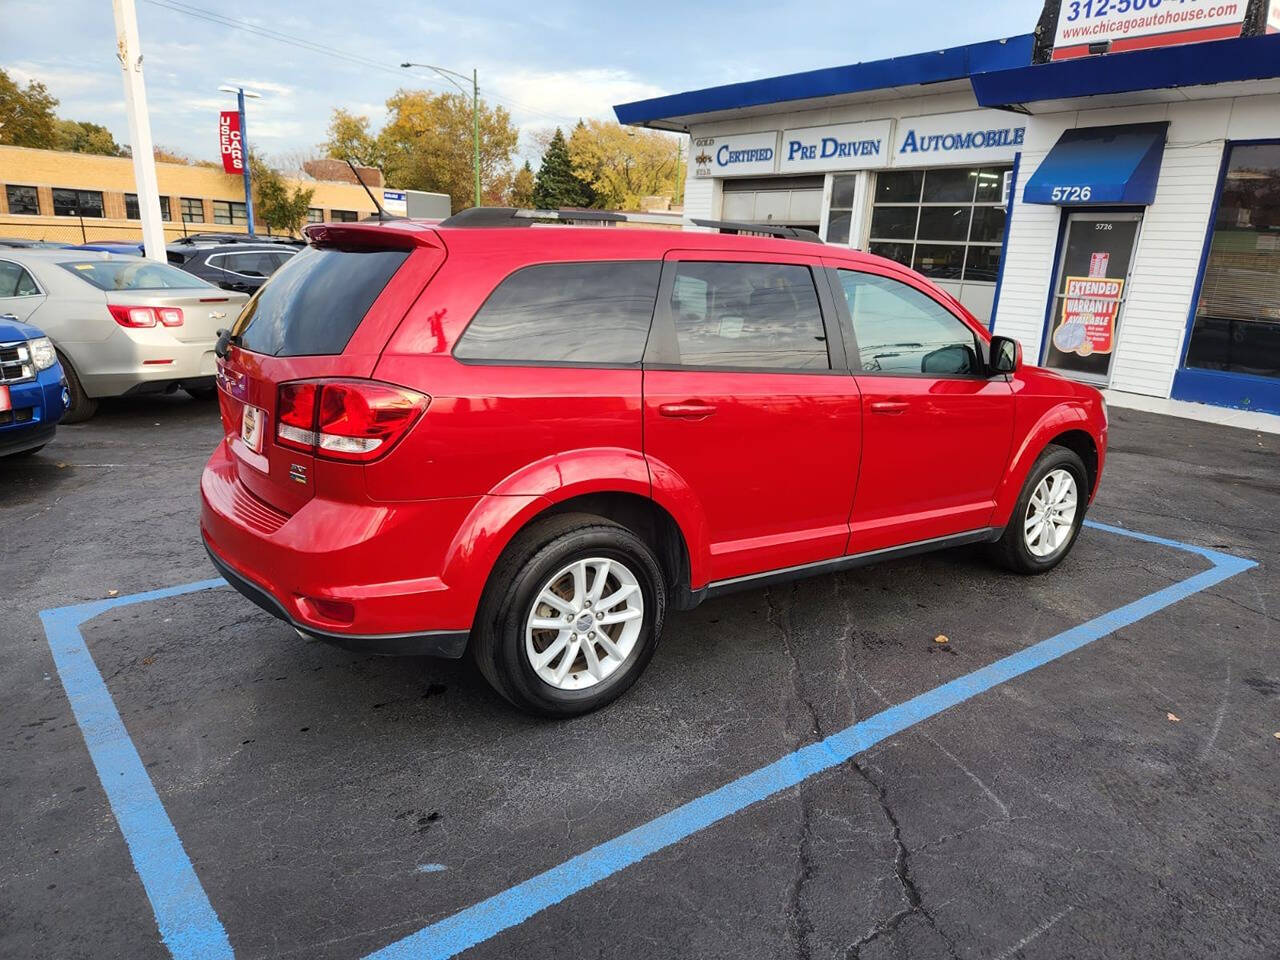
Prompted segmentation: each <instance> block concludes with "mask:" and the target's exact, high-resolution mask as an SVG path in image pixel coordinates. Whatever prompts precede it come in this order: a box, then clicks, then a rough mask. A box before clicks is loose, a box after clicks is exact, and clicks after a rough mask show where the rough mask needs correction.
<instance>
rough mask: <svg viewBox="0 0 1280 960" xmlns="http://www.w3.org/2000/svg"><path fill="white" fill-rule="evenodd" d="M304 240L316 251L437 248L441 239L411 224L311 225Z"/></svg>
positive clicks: (429, 231)
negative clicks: (341, 248)
mask: <svg viewBox="0 0 1280 960" xmlns="http://www.w3.org/2000/svg"><path fill="white" fill-rule="evenodd" d="M302 232H303V233H304V234H305V235H306V237H307V240H308V241H310V242H311V243H312V244H314V245H315V246H317V247H342V246H352V247H365V248H369V249H378V248H386V247H396V248H400V249H404V250H410V249H413V248H414V247H440V246H441V242H440V237H439V236H438V235H437V234H436V232H435V230H434V229H432V227H430V226H428V225H426V224H422V223H414V222H413V221H412V220H389V221H384V222H381V223H379V222H377V221H374V222H372V223H369V222H365V223H346V222H343V223H312V224H308V225H307V226H306V227H304V228H303V230H302Z"/></svg>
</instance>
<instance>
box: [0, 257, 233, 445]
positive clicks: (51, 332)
mask: <svg viewBox="0 0 1280 960" xmlns="http://www.w3.org/2000/svg"><path fill="white" fill-rule="evenodd" d="M0 272H4V273H6V274H8V275H11V276H14V277H15V278H16V279H15V281H14V283H13V284H12V285H11V286H8V285H6V286H7V290H6V291H5V292H7V293H8V294H9V295H8V296H0V313H10V314H13V315H14V316H15V317H17V319H18V320H20V321H23V322H26V323H36V324H38V325H39V326H40V328H41V329H43V330H44V331H45V334H46V335H47V336H48V337H49V339H50V340H52V341H53V344H54V346H55V347H56V348H57V353H58V359H59V361H60V362H61V364H62V368H63V373H64V374H65V375H66V378H67V384H68V387H69V390H70V396H71V404H70V409H69V410H68V411H67V413H66V416H65V417H64V418H63V419H64V422H65V423H76V422H78V421H81V420H87V419H88V418H89V417H91V416H93V414H94V411H95V410H96V409H97V406H98V399H99V398H100V397H118V396H130V395H134V394H139V393H154V392H163V391H171V390H176V389H177V388H178V387H182V389H184V390H185V391H186V392H187V393H189V394H191V395H192V396H193V397H198V398H206V399H212V398H213V397H214V396H215V394H216V387H215V385H214V374H215V372H216V371H215V364H214V353H213V349H214V345H215V343H216V341H217V337H218V330H219V329H220V328H222V327H225V326H227V325H228V324H230V323H231V322H232V321H233V320H234V319H235V317H236V315H237V314H238V313H239V312H240V308H241V307H242V306H243V305H244V303H245V301H246V300H247V299H248V298H247V297H246V296H245V295H244V294H243V293H234V292H230V291H225V290H219V289H217V288H216V287H214V286H212V285H211V284H208V283H205V282H204V281H203V280H200V279H199V278H197V277H193V276H192V275H191V274H189V273H184V272H183V271H181V270H179V269H177V268H176V267H171V266H169V265H168V264H164V263H155V262H154V261H151V260H144V259H142V258H140V257H129V256H119V255H116V254H111V253H97V252H94V251H89V250H75V249H69V250H4V251H0Z"/></svg>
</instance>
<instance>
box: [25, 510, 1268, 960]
mask: <svg viewBox="0 0 1280 960" xmlns="http://www.w3.org/2000/svg"><path fill="white" fill-rule="evenodd" d="M1085 525H1086V526H1088V527H1091V528H1093V529H1096V530H1099V531H1103V532H1106V533H1111V534H1115V535H1118V536H1123V537H1129V538H1132V539H1135V540H1139V541H1142V542H1145V543H1153V544H1158V545H1160V546H1166V547H1172V548H1174V549H1177V550H1182V551H1185V552H1188V553H1194V554H1197V555H1198V556H1201V557H1203V558H1205V559H1206V560H1208V561H1209V562H1210V564H1211V566H1210V567H1209V569H1207V570H1203V571H1201V572H1200V573H1197V574H1194V575H1193V576H1191V577H1188V578H1187V579H1185V580H1181V581H1178V582H1177V583H1173V584H1170V585H1169V586H1167V587H1163V588H1162V589H1160V590H1157V591H1155V592H1154V593H1150V594H1147V595H1146V596H1144V597H1141V598H1139V599H1137V600H1134V601H1132V602H1130V603H1127V604H1125V605H1123V606H1121V607H1118V608H1116V609H1115V610H1112V611H1110V612H1108V613H1104V614H1102V615H1100V616H1097V617H1094V618H1093V619H1092V620H1089V621H1087V622H1085V623H1082V624H1080V625H1078V626H1075V627H1071V628H1070V629H1067V630H1064V631H1062V632H1061V633H1059V634H1057V635H1055V636H1052V637H1050V638H1048V639H1047V640H1042V641H1040V642H1039V643H1035V644H1033V645H1031V646H1029V647H1026V648H1024V649H1022V650H1019V651H1018V652H1016V653H1013V654H1010V655H1009V656H1006V657H1003V658H1002V659H1000V660H997V661H995V662H994V663H991V664H988V665H987V666H985V667H981V668H979V669H977V670H974V671H973V672H971V673H968V674H965V675H964V676H961V677H957V678H956V679H954V680H951V681H949V682H948V683H944V684H942V685H941V686H938V687H935V688H933V689H932V690H929V691H927V692H925V693H922V694H920V695H918V696H916V697H913V698H912V699H910V700H907V701H905V702H903V703H900V704H897V705H896V706H892V707H889V708H888V709H886V710H882V711H881V712H879V713H877V714H875V715H873V716H871V717H868V718H867V719H865V720H860V721H858V722H857V723H854V724H852V725H851V726H849V727H846V728H844V729H843V730H840V731H838V732H836V733H833V734H831V735H830V736H828V737H826V738H825V739H823V740H820V741H817V742H816V743H812V744H809V745H807V746H804V747H801V748H799V749H797V750H795V751H793V752H792V753H789V754H787V755H785V756H783V757H781V758H780V759H778V760H775V761H774V762H773V763H770V764H767V765H765V766H763V767H760V768H758V769H756V770H754V771H752V772H750V773H747V774H744V775H743V776H741V777H738V778H737V779H735V780H733V781H731V782H729V783H727V784H725V785H724V786H722V787H719V788H718V789H716V790H713V791H711V792H710V793H706V794H703V795H702V796H700V797H697V798H695V799H694V800H691V801H689V802H687V803H685V804H683V805H681V806H679V807H676V808H675V809H674V810H671V811H669V812H668V813H665V814H662V815H661V816H659V817H656V818H655V819H653V820H650V821H649V822H647V823H645V824H642V825H640V826H638V827H635V828H634V829H632V830H629V831H627V832H626V833H624V834H621V835H620V836H617V837H615V838H613V839H612V840H607V841H605V842H603V843H601V844H599V845H597V846H595V847H592V848H591V849H590V850H587V851H585V852H583V853H581V854H578V855H577V856H575V857H572V858H570V859H569V860H566V861H565V862H564V863H562V864H560V865H558V866H555V867H552V868H551V869H549V870H546V871H544V872H543V873H540V874H538V875H537V876H534V877H531V878H530V879H528V880H525V881H523V882H522V883H518V884H516V885H515V886H513V887H510V888H508V889H507V890H504V891H502V892H501V893H498V894H495V895H494V896H492V897H489V898H488V899H486V900H482V901H480V902H478V903H476V904H473V905H472V906H470V907H466V908H464V909H462V910H460V911H458V912H457V913H454V914H452V915H451V916H448V917H445V918H444V919H442V920H439V921H436V922H435V923H432V924H430V925H428V926H426V927H424V928H422V929H421V930H419V931H417V932H416V933H413V934H410V935H409V936H407V937H405V938H404V939H402V940H398V941H396V942H395V943H392V944H390V945H389V946H387V947H384V948H383V949H381V950H378V951H376V952H374V953H372V954H370V955H369V957H368V960H404V958H415V960H444V958H447V957H453V956H456V955H457V954H459V953H461V952H462V951H464V950H467V949H469V948H470V947H473V946H476V945H477V944H480V943H483V942H484V941H486V940H489V939H491V938H492V937H494V936H496V935H497V934H499V933H501V932H503V931H504V930H508V929H510V928H512V927H515V926H518V925H519V924H521V923H523V922H524V921H525V920H527V919H529V918H530V917H531V916H533V915H534V914H536V913H539V912H540V911H542V910H545V909H547V908H548V907H552V906H554V905H556V904H558V903H560V902H562V901H563V900H565V899H567V898H569V897H571V896H573V895H574V894H576V893H580V892H581V891H583V890H585V889H587V888H589V887H591V886H593V885H594V884H596V883H599V882H600V881H601V880H604V879H605V878H607V877H610V876H612V875H613V874H615V873H618V872H619V871H621V870H624V869H626V868H627V867H629V866H631V865H633V864H635V863H638V862H639V861H641V860H643V859H644V858H646V857H648V856H650V855H651V854H653V853H656V852H658V851H660V850H663V849H665V848H667V847H670V846H672V845H674V844H676V843H678V842H680V841H681V840H683V839H685V838H687V837H689V836H692V835H693V834H695V833H697V832H699V831H701V830H704V829H706V828H707V827H709V826H712V825H713V824H716V823H718V822H720V821H721V820H724V819H726V818H728V817H730V816H732V815H733V814H735V813H738V812H740V811H742V810H744V809H746V808H748V807H750V806H753V805H755V804H757V803H760V802H761V801H763V800H767V799H768V798H770V797H772V796H774V795H776V794H778V793H779V792H781V791H783V790H786V789H788V788H790V787H794V786H796V785H798V784H800V783H802V782H803V781H805V780H807V779H808V778H810V777H812V776H814V775H816V774H819V773H822V772H823V771H826V770H830V769H831V768H833V767H836V766H838V765H840V764H842V763H844V762H846V761H848V760H850V759H852V758H853V757H854V756H856V755H858V754H859V753H861V752H863V751H865V750H867V749H869V748H870V747H872V746H875V745H876V744H878V743H880V742H881V741H883V740H885V739H886V738H888V737H891V736H893V735H895V734H897V733H901V732H902V731H904V730H907V729H909V728H911V727H913V726H915V725H916V724H918V723H921V722H922V721H924V720H927V719H929V718H931V717H934V716H936V715H937V714H939V713H941V712H943V711H945V710H948V709H950V708H951V707H954V706H956V705H957V704H960V703H963V702H965V701H967V700H970V699H972V698H973V697H976V696H978V695H979V694H981V693H984V692H986V691H988V690H991V689H992V688H993V687H996V686H999V685H1000V684H1003V683H1006V682H1008V681H1010V680H1013V679H1015V678H1017V677H1020V676H1022V675H1023V674H1026V673H1028V672H1030V671H1032V670H1035V669H1036V668H1038V667H1042V666H1044V665H1045V664H1048V663H1052V662H1053V661H1055V660H1057V659H1059V658H1061V657H1063V656H1065V655H1066V654H1068V653H1071V652H1073V651H1075V650H1079V649H1081V648H1082V647H1085V646H1087V645H1088V644H1090V643H1093V642H1094V641H1095V640H1098V639H1100V638H1101V637H1104V636H1106V635H1108V634H1110V633H1113V632H1115V631H1116V630H1119V629H1121V628H1123V627H1127V626H1129V625H1131V624H1133V623H1136V622H1137V621H1139V620H1142V619H1144V618H1145V617H1148V616H1150V615H1152V614H1153V613H1156V612H1158V611H1160V610H1163V609H1164V608H1166V607H1169V606H1171V605H1173V604H1175V603H1178V602H1179V601H1181V600H1185V599H1186V598H1187V597H1190V596H1193V595H1194V594H1196V593H1199V592H1201V591H1203V590H1207V589H1209V588H1210V587H1213V586H1216V585H1217V584H1219V583H1221V582H1223V581H1224V580H1227V579H1229V578H1231V577H1234V576H1235V575H1237V574H1239V573H1242V572H1244V571H1245V570H1248V569H1250V568H1252V567H1254V566H1257V564H1256V563H1255V562H1254V561H1253V560H1248V559H1246V558H1243V557H1237V556H1234V555H1232V554H1228V553H1223V552H1221V551H1218V550H1213V549H1210V548H1207V547H1198V546H1195V545H1193V544H1187V543H1181V542H1179V541H1176V540H1169V539H1165V538H1163V537H1158V536H1153V535H1151V534H1145V533H1140V532H1137V531H1133V530H1128V529H1126V528H1124V527H1118V526H1113V525H1110V524H1104V523H1098V522H1095V521H1091V520H1086V521H1085ZM224 584H225V581H223V580H222V579H220V578H219V579H212V580H202V581H199V582H197V583H190V584H184V585H182V586H177V587H169V588H165V589H161V590H152V591H148V592H146V593H138V594H132V595H130V596H126V597H116V598H113V599H110V600H99V601H93V602H90V603H84V604H78V605H75V606H70V607H60V608H56V609H53V610H45V611H42V612H41V614H40V618H41V621H42V622H43V623H44V627H45V634H46V636H47V637H48V640H49V647H50V650H51V651H52V652H53V657H54V663H55V664H56V666H57V669H58V675H59V677H60V678H61V680H62V684H63V688H64V689H65V690H66V693H67V697H68V699H69V700H70V701H71V706H72V710H73V712H74V714H75V717H76V721H77V722H78V724H79V725H80V729H81V732H82V734H83V736H84V739H85V744H86V746H88V748H89V753H90V756H91V758H92V759H93V763H94V766H95V768H96V769H97V772H98V777H99V779H100V780H101V781H102V785H103V788H104V790H105V791H106V793H107V798H108V800H109V801H110V804H111V808H112V811H113V812H114V813H115V816H116V820H117V822H118V823H119V825H120V829H121V832H122V833H123V834H124V837H125V841H126V843H127V844H128V847H129V852H130V855H131V856H132V858H133V862H134V867H135V868H136V869H137V871H138V875H139V877H140V878H141V879H142V883H143V886H144V887H145V889H146V891H147V896H148V898H149V899H150V901H151V905H152V909H153V911H154V912H155V916H156V922H157V924H158V926H159V928H160V933H161V937H162V938H163V940H164V943H165V946H166V947H168V949H169V952H170V953H171V954H172V955H173V956H174V957H176V958H224V957H231V956H232V955H233V953H232V950H231V946H230V941H229V940H228V939H227V934H226V931H225V930H224V929H223V927H222V923H221V921H220V920H219V919H218V916H217V913H216V912H215V911H214V909H213V906H212V904H211V903H210V902H209V898H208V896H207V895H206V894H205V891H204V889H203V887H201V885H200V881H199V879H198V878H197V877H196V874H195V870H194V868H193V867H192V864H191V861H190V859H189V857H188V856H187V853H186V851H185V849H184V848H183V846H182V841H181V840H180V839H179V837H178V834H177V831H176V830H175V829H174V827H173V824H172V823H171V822H170V821H169V817H168V814H167V813H166V812H165V809H164V805H163V803H162V802H161V800H160V798H159V796H158V794H157V793H156V790H155V786H154V785H153V784H152V782H151V778H150V777H149V776H148V774H147V772H146V770H145V768H144V767H143V765H142V761H141V758H140V757H139V756H138V752H137V749H136V748H135V746H134V744H133V741H132V740H131V739H130V737H129V734H128V731H127V730H126V729H125V726H124V723H123V721H122V720H121V718H120V714H119V712H118V711H117V709H116V706H115V703H114V701H113V700H112V698H111V694H110V691H108V690H107V687H106V683H105V682H104V681H103V679H102V675H101V673H100V672H99V671H98V668H97V666H96V665H95V664H94V662H93V658H92V656H91V655H90V653H89V650H88V648H87V646H86V645H85V642H84V638H83V636H82V634H81V632H80V626H81V625H82V624H84V623H85V622H86V621H88V620H91V619H93V618H94V617H96V616H98V615H99V614H101V613H104V612H106V611H108V610H111V609H113V608H115V607H118V606H122V605H126V604H135V603H144V602H146V601H149V600H160V599H164V598H167V597H174V596H180V595H182V594H187V593H194V592H196V591H200V590H206V589H209V588H211V587H218V586H223V585H224ZM436 866H438V865H435V864H431V865H428V867H427V868H428V869H430V868H432V867H436Z"/></svg>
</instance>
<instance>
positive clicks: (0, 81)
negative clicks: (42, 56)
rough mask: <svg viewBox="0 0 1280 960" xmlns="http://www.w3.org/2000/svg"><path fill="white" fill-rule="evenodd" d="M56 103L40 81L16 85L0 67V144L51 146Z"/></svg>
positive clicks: (52, 145)
mask: <svg viewBox="0 0 1280 960" xmlns="http://www.w3.org/2000/svg"><path fill="white" fill-rule="evenodd" d="M57 105H58V100H57V98H56V97H54V96H52V95H51V94H50V93H49V91H48V89H47V88H46V87H45V85H44V84H43V83H40V82H39V81H38V80H31V81H28V83H27V85H26V87H25V88H23V87H19V86H18V85H17V84H16V83H15V82H14V81H13V80H12V79H11V78H10V76H9V74H7V73H6V72H5V71H4V70H0V144H11V145H13V146H15V147H35V148H37V149H40V150H51V149H53V147H54V145H55V143H56V142H57V134H56V129H55V123H56V120H57V118H56V117H55V116H54V113H53V108H54V107H56V106H57Z"/></svg>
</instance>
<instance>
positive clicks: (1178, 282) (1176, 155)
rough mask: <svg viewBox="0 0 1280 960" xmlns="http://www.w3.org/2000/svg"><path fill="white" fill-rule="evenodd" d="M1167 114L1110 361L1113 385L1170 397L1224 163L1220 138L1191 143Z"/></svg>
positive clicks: (1127, 389)
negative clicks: (1152, 195)
mask: <svg viewBox="0 0 1280 960" xmlns="http://www.w3.org/2000/svg"><path fill="white" fill-rule="evenodd" d="M1170 119H1171V120H1173V121H1174V122H1173V123H1171V124H1170V127H1169V133H1170V137H1169V141H1170V142H1169V144H1168V145H1167V146H1166V147H1165V152H1164V161H1163V163H1162V164H1161V167H1160V181H1159V184H1158V185H1157V187H1156V199H1155V202H1154V203H1152V204H1151V206H1149V207H1147V211H1146V215H1145V216H1144V217H1143V219H1142V232H1141V233H1140V234H1139V236H1138V250H1137V258H1136V259H1135V261H1134V263H1133V267H1132V269H1131V271H1130V280H1129V290H1128V291H1127V295H1126V302H1125V306H1124V314H1123V316H1122V317H1121V320H1120V331H1119V339H1118V342H1117V343H1116V351H1115V355H1114V356H1113V358H1112V361H1111V386H1112V388H1113V389H1116V390H1123V391H1125V392H1127V393H1141V394H1146V395H1147V396H1152V397H1167V396H1169V391H1170V389H1171V388H1172V386H1173V374H1174V371H1175V370H1176V369H1177V366H1178V360H1179V358H1180V356H1181V353H1182V341H1183V335H1184V334H1185V332H1186V327H1187V318H1188V317H1189V316H1190V312H1191V297H1192V294H1193V293H1194V292H1195V286H1196V277H1197V276H1198V274H1199V271H1200V256H1201V254H1202V252H1203V250H1204V237H1205V231H1206V230H1207V228H1208V226H1209V213H1210V211H1211V210H1212V208H1213V199H1214V190H1215V188H1216V187H1217V183H1218V170H1219V168H1220V167H1221V165H1222V148H1223V141H1222V140H1212V141H1210V142H1208V143H1193V142H1189V141H1187V140H1185V139H1184V138H1183V137H1182V136H1181V135H1180V134H1181V131H1179V130H1178V129H1177V127H1178V124H1177V121H1176V119H1174V118H1172V117H1171V118H1170Z"/></svg>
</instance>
